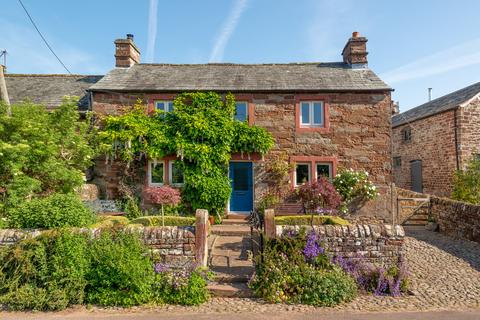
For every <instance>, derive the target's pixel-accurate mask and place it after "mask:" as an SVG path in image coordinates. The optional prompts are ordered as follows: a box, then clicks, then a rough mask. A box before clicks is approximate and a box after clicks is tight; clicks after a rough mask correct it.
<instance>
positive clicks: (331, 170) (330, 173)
mask: <svg viewBox="0 0 480 320" xmlns="http://www.w3.org/2000/svg"><path fill="white" fill-rule="evenodd" d="M319 164H321V165H327V166H328V179H330V180H331V179H333V163H332V162H325V161H316V162H315V181H318V178H319V175H318V168H317V165H319Z"/></svg>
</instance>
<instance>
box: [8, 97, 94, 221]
mask: <svg viewBox="0 0 480 320" xmlns="http://www.w3.org/2000/svg"><path fill="white" fill-rule="evenodd" d="M77 101H78V100H77V99H76V98H70V97H66V98H65V100H64V102H63V103H62V105H61V106H60V107H58V108H57V109H55V110H54V111H52V112H49V111H47V110H46V108H45V107H44V106H41V105H37V104H34V103H31V102H23V103H19V104H14V105H12V106H11V110H12V115H11V117H9V116H8V115H7V113H6V108H5V105H0V197H2V198H3V201H2V202H1V203H0V214H2V213H3V214H5V213H7V211H8V210H9V209H10V208H12V207H15V206H16V205H18V204H19V203H21V202H23V201H25V200H26V199H31V198H33V197H37V196H44V195H48V194H52V193H55V192H60V193H70V192H73V191H74V189H75V188H76V187H78V186H80V185H81V184H82V183H83V181H84V171H85V170H86V168H88V167H89V166H90V165H92V159H93V158H94V156H95V150H94V149H93V148H92V147H91V146H90V145H89V141H90V139H91V135H90V133H89V131H88V128H89V125H88V123H87V122H85V121H80V116H79V113H78V112H77Z"/></svg>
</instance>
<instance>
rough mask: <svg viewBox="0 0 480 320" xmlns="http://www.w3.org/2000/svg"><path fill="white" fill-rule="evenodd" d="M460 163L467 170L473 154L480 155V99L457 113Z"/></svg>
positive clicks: (461, 108)
mask: <svg viewBox="0 0 480 320" xmlns="http://www.w3.org/2000/svg"><path fill="white" fill-rule="evenodd" d="M457 123H458V128H459V130H458V141H459V144H458V146H459V161H460V167H461V168H465V167H466V165H467V164H468V162H469V161H470V160H471V159H472V155H473V154H480V98H477V99H475V100H473V101H471V102H470V103H469V104H467V105H466V106H464V107H460V108H459V109H458V112H457Z"/></svg>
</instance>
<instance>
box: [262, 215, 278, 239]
mask: <svg viewBox="0 0 480 320" xmlns="http://www.w3.org/2000/svg"><path fill="white" fill-rule="evenodd" d="M264 219H265V238H266V239H271V238H275V236H276V233H277V231H276V227H275V212H274V211H273V209H265V216H264Z"/></svg>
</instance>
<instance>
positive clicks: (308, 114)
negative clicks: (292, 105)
mask: <svg viewBox="0 0 480 320" xmlns="http://www.w3.org/2000/svg"><path fill="white" fill-rule="evenodd" d="M300 126H302V127H323V126H324V108H323V102H321V101H302V102H301V103H300Z"/></svg>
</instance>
